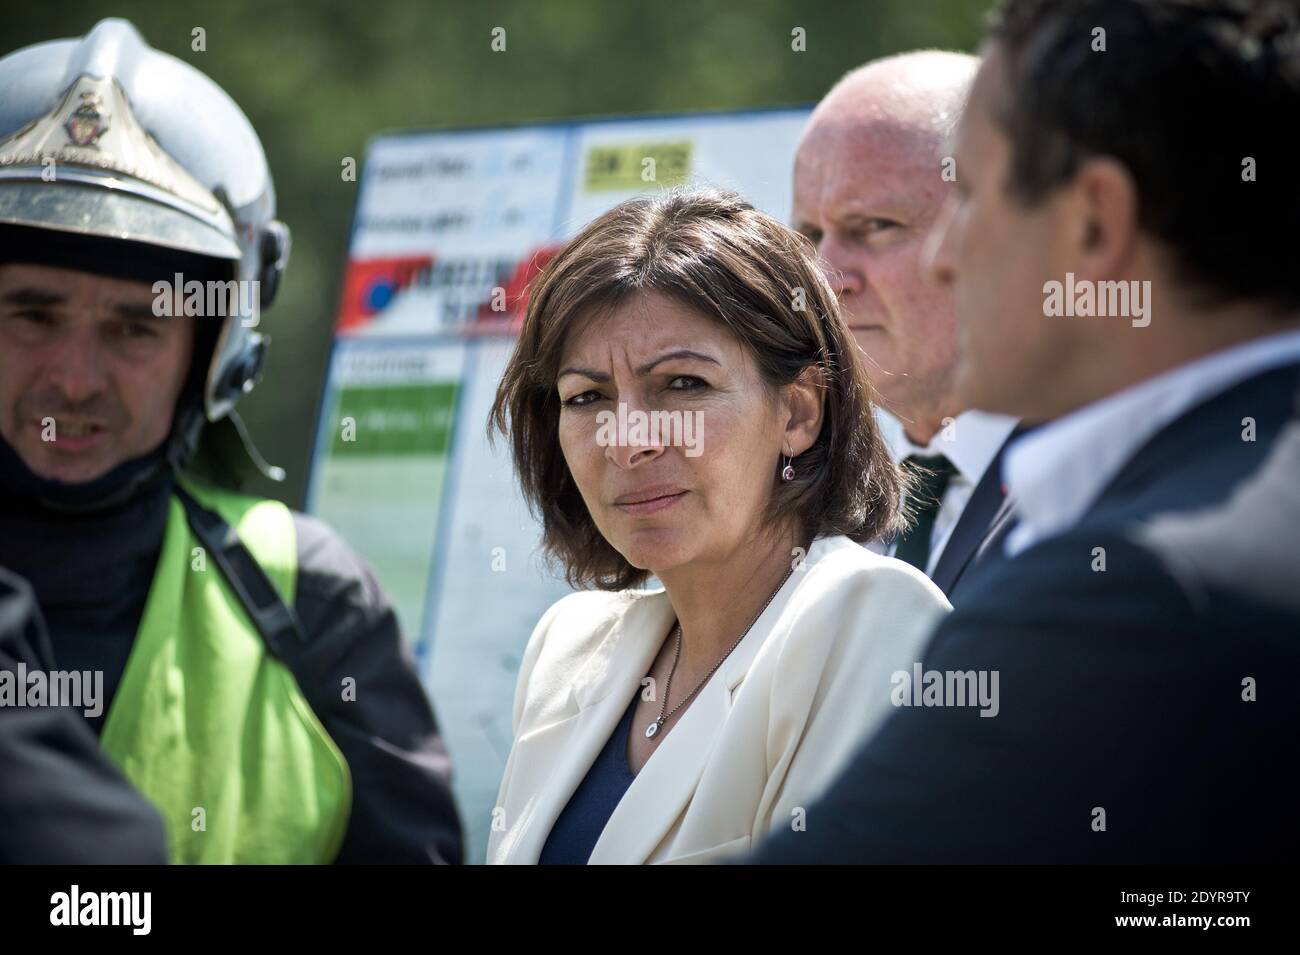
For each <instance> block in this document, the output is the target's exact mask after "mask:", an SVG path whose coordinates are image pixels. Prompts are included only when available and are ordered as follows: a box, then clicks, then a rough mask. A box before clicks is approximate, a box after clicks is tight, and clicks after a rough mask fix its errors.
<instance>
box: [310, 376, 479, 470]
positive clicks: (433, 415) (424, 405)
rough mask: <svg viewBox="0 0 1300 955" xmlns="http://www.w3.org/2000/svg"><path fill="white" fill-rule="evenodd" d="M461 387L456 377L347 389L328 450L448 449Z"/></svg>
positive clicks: (420, 451)
mask: <svg viewBox="0 0 1300 955" xmlns="http://www.w3.org/2000/svg"><path fill="white" fill-rule="evenodd" d="M457 390H458V386H457V385H456V384H455V383H454V382H442V383H439V384H434V385H381V386H367V387H355V388H343V389H341V390H340V391H339V393H338V401H337V403H336V404H335V406H334V421H333V435H334V439H333V442H332V443H331V445H330V452H331V454H333V455H338V456H349V457H351V456H356V455H364V456H370V455H378V454H446V452H447V445H448V443H449V441H450V439H451V429H452V425H453V423H454V418H455V413H456V392H457Z"/></svg>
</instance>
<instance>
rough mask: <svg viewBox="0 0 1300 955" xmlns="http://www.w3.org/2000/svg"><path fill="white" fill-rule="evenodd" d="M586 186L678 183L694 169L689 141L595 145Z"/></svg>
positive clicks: (635, 186) (589, 158)
mask: <svg viewBox="0 0 1300 955" xmlns="http://www.w3.org/2000/svg"><path fill="white" fill-rule="evenodd" d="M585 168H586V172H585V174H584V176H583V188H584V189H586V191H587V192H600V191H603V190H607V189H620V190H626V189H644V188H646V187H647V186H654V185H658V186H677V185H681V184H682V183H683V182H685V181H686V178H687V176H689V175H690V171H691V144H690V141H689V140H682V141H681V142H672V143H637V144H633V145H631V146H593V147H592V148H591V149H589V150H588V151H587V162H586V167H585Z"/></svg>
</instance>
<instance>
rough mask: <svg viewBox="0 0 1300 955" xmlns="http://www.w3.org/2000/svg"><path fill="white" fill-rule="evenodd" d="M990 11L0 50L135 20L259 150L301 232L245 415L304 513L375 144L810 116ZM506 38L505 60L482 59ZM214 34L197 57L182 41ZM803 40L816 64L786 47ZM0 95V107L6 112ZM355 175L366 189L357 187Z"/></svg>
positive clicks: (467, 16)
mask: <svg viewBox="0 0 1300 955" xmlns="http://www.w3.org/2000/svg"><path fill="white" fill-rule="evenodd" d="M991 5H992V0H863V2H857V3H846V2H814V0H800V2H792V0H748V2H739V0H727V2H710V0H659V2H653V3H647V2H616V0H606V2H596V0H495V2H491V0H489V2H482V3H473V2H461V3H449V2H413V0H321V2H310V3H309V2H296V3H279V2H273V0H226V2H221V3H187V2H181V0H121V2H116V3H95V2H90V0H57V2H24V0H7V2H6V4H5V11H4V14H3V16H0V52H4V53H7V52H9V51H11V50H15V49H18V48H20V47H23V46H27V45H29V44H32V43H37V42H40V41H42V40H49V39H55V38H59V37H69V36H79V35H82V34H84V33H85V32H86V31H87V30H89V29H90V27H91V26H93V25H94V23H95V22H96V21H98V20H99V19H101V18H103V17H108V16H119V17H125V18H126V19H129V20H131V21H132V22H133V23H134V24H135V25H136V27H137V28H138V29H139V30H140V31H141V33H143V34H144V37H145V39H146V40H148V41H149V43H150V44H151V45H153V46H154V47H156V48H157V49H160V50H164V51H166V52H168V53H171V54H173V55H175V56H177V57H179V58H181V59H183V60H185V61H186V62H189V63H192V64H193V65H195V66H196V67H198V68H199V69H201V70H203V71H204V72H205V73H207V74H208V75H209V76H211V77H212V78H213V79H214V80H216V81H217V82H218V83H219V84H221V85H222V86H223V87H224V88H225V89H226V91H227V92H228V93H230V95H231V96H232V97H233V98H234V99H235V101H236V102H237V103H239V104H240V106H241V107H242V108H243V109H244V111H245V112H246V113H247V114H248V116H249V118H250V119H251V120H252V122H253V125H254V127H256V129H257V130H258V132H259V133H260V135H261V137H262V142H263V145H264V147H265V149H266V153H267V157H268V159H269V160H270V164H271V169H272V172H273V174H274V176H275V183H276V189H277V192H278V194H279V204H280V214H281V217H282V218H283V219H284V220H285V221H286V222H288V223H289V226H290V228H291V229H292V230H293V239H294V245H293V255H292V259H291V261H290V266H289V270H288V273H287V276H286V281H285V284H284V286H283V288H282V290H281V293H280V298H279V300H278V301H277V303H276V305H275V306H274V307H273V308H272V309H271V310H270V311H269V312H268V313H267V314H266V315H265V316H264V318H263V324H262V327H263V330H264V331H267V332H269V333H270V334H271V336H272V338H273V340H274V343H273V345H272V348H271V352H270V359H269V362H268V367H267V369H266V375H265V377H264V379H263V381H262V383H261V385H259V387H258V388H257V390H256V391H255V392H254V393H253V394H252V395H251V396H250V397H249V398H248V399H246V401H245V402H244V405H243V410H244V415H245V418H246V420H247V421H248V422H249V425H250V427H251V428H252V430H253V433H254V436H255V438H256V439H257V443H258V445H259V447H261V449H262V451H263V453H264V454H266V456H267V457H268V458H269V459H270V460H271V461H273V462H274V463H276V464H279V465H281V466H283V467H285V468H286V469H287V470H288V472H289V478H288V480H287V481H286V482H285V484H283V485H271V484H268V485H266V486H265V487H262V488H259V490H260V491H262V492H264V493H266V494H268V495H269V496H274V497H279V498H281V499H282V500H285V501H286V502H288V503H289V504H291V505H295V506H299V505H301V503H302V498H303V494H304V490H305V485H306V477H307V467H308V461H309V455H310V451H311V442H312V438H313V435H314V433H315V426H316V414H317V404H318V401H319V397H320V390H321V384H322V378H323V375H324V370H325V363H326V360H327V358H328V355H329V347H330V339H331V330H332V326H333V322H334V314H335V309H336V306H337V301H338V295H339V291H340V289H341V284H342V264H343V261H344V256H345V253H346V250H347V243H348V232H349V226H350V222H351V216H352V209H353V206H354V204H355V201H356V193H357V188H358V183H349V182H344V181H342V177H341V175H340V171H341V168H342V160H343V158H344V157H348V156H351V157H355V158H356V160H357V163H358V165H360V164H361V162H362V159H363V156H364V154H365V145H366V142H367V140H368V139H369V138H370V137H372V136H373V135H374V134H375V133H377V132H380V131H384V130H391V129H401V128H412V127H421V128H437V127H445V126H496V125H507V124H514V123H523V122H534V121H538V120H552V119H571V118H574V117H589V116H600V115H618V114H644V113H654V112H685V111H692V110H716V109H744V108H753V107H762V106H791V105H802V104H811V103H813V102H815V101H816V100H817V99H818V98H819V97H820V96H821V95H822V94H823V93H824V92H825V91H826V89H827V88H828V87H829V86H830V85H831V84H832V83H834V82H835V80H836V79H838V78H839V77H840V76H841V75H842V74H844V73H845V72H846V71H848V70H850V69H852V68H853V67H855V66H858V65H860V64H861V63H863V62H865V61H867V60H870V59H873V58H875V57H878V56H882V55H886V54H889V53H896V52H900V51H903V50H909V49H917V48H925V47H939V48H943V49H956V50H973V49H974V48H975V47H976V45H977V44H978V42H979V36H980V33H981V29H982V22H983V18H984V15H985V13H986V11H987V10H988V9H989V7H990V6H991ZM498 26H500V27H504V28H505V29H506V35H507V49H506V52H504V53H497V52H493V51H492V50H491V48H490V45H489V44H490V40H491V33H492V30H493V28H494V27H498ZM196 27H202V28H203V29H204V30H205V31H206V46H207V49H206V51H204V52H194V51H193V50H192V49H191V36H192V31H193V30H194V29H195V28H196ZM795 27H803V28H804V30H805V31H806V37H807V49H806V51H805V52H802V53H795V52H793V51H792V50H791V48H790V47H791V42H790V41H791V31H792V30H793V29H794V28H795ZM2 95H3V91H2V90H0V96H2ZM359 179H360V176H359V177H358V180H359Z"/></svg>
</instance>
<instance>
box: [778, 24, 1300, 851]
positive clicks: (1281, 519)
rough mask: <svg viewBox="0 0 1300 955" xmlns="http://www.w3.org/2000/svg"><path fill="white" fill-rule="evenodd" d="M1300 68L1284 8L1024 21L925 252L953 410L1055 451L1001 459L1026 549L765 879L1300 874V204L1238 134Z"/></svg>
mask: <svg viewBox="0 0 1300 955" xmlns="http://www.w3.org/2000/svg"><path fill="white" fill-rule="evenodd" d="M1297 50H1300V23H1298V22H1297V13H1296V10H1295V8H1294V7H1293V6H1282V5H1278V4H1275V3H1272V2H1268V0H1240V2H1228V0H1080V2H1077V3H1072V4H1068V5H1065V4H1059V3H1048V2H1044V0H1009V2H1007V3H1006V4H1005V5H1004V7H1003V8H1002V10H1001V12H1000V14H999V16H998V18H997V20H996V21H995V23H994V26H993V29H992V34H991V38H990V43H989V46H988V48H987V51H986V52H987V55H986V57H985V60H984V63H983V65H982V66H981V68H980V72H979V75H978V76H977V78H976V81H975V84H974V86H973V89H972V94H971V99H970V103H969V105H968V108H967V110H966V112H965V114H964V116H963V119H962V120H961V123H960V127H959V131H958V141H957V151H956V159H957V168H958V171H959V186H958V191H959V198H958V200H957V201H955V202H954V203H953V204H952V205H951V207H950V208H949V209H948V210H947V214H946V216H945V217H944V219H943V220H942V221H941V223H940V224H939V226H938V227H937V229H936V236H935V241H934V243H933V246H932V248H931V253H932V265H933V268H934V269H935V272H936V274H937V275H939V276H940V277H941V278H942V280H943V281H945V282H948V283H950V284H951V285H952V286H953V289H954V293H955V299H956V303H957V309H958V316H959V338H960V340H961V351H962V357H961V360H960V362H959V376H958V377H959V389H960V390H961V391H962V392H963V393H964V394H966V395H967V396H968V397H969V399H970V401H971V403H972V404H973V405H974V406H975V407H980V408H987V409H990V410H996V411H1001V412H1004V413H1011V414H1019V415H1023V416H1024V417H1025V418H1027V419H1028V420H1030V421H1034V422H1044V424H1043V425H1042V427H1040V428H1038V429H1037V430H1035V431H1034V432H1033V433H1032V434H1029V435H1027V436H1025V437H1023V438H1021V439H1019V440H1017V441H1016V442H1015V443H1013V445H1012V446H1011V448H1010V450H1009V451H1008V455H1007V461H1006V475H1007V482H1008V485H1009V493H1010V497H1011V499H1012V500H1013V501H1014V502H1015V509H1016V514H1015V526H1014V529H1012V530H1011V531H1010V533H1009V534H1008V535H1007V536H1006V539H1005V544H1004V547H1003V548H1002V550H1003V551H1004V552H1003V553H1002V554H999V555H996V556H994V557H992V558H991V559H989V560H987V561H985V562H984V563H983V564H982V565H981V566H980V567H979V568H977V569H976V570H975V572H974V574H975V579H974V580H972V582H971V586H972V590H971V592H970V596H969V598H968V599H966V600H965V601H964V602H962V603H960V604H959V606H958V608H957V609H956V610H955V611H954V612H953V613H952V614H951V615H950V616H949V617H948V618H947V619H946V620H945V621H944V622H943V623H942V624H941V625H940V626H939V628H938V630H937V631H936V634H935V636H934V638H933V641H932V643H931V645H930V646H929V648H928V649H927V651H926V652H925V654H924V659H923V661H920V663H919V665H918V667H917V668H915V670H916V672H915V673H899V674H895V681H894V682H893V685H891V686H889V687H882V688H881V692H887V693H890V694H891V699H892V700H893V702H895V704H896V705H898V707H899V709H898V711H897V712H896V713H895V714H894V715H893V716H892V717H891V719H890V720H889V721H888V722H887V723H886V724H885V725H884V726H883V728H882V729H881V730H880V732H879V733H878V734H877V735H876V736H875V737H873V738H871V739H869V740H867V741H865V742H864V744H863V746H862V748H861V749H860V750H859V752H858V753H857V754H855V756H854V757H853V758H852V759H851V760H850V762H849V764H848V766H847V767H846V769H845V770H844V772H843V774H842V775H841V777H840V778H839V779H837V780H836V781H835V782H834V783H833V784H832V785H831V786H830V787H829V789H828V791H827V792H826V793H825V794H824V795H823V797H822V798H821V799H820V800H819V801H818V802H816V803H814V804H813V805H812V806H810V807H809V808H808V811H807V816H806V828H805V831H801V832H783V833H781V834H779V835H777V836H775V837H773V838H772V839H771V840H769V841H768V842H767V843H766V844H765V845H764V846H763V847H761V848H760V850H759V851H758V853H757V854H756V856H755V857H754V859H755V861H759V862H809V861H813V862H848V861H854V862H857V861H862V862H883V861H896V862H935V861H956V862H1225V861H1243V860H1259V859H1287V860H1288V861H1289V860H1290V859H1291V858H1292V857H1293V856H1294V854H1295V852H1296V850H1297V848H1300V820H1298V819H1297V816H1296V813H1295V811H1294V806H1293V801H1294V800H1293V797H1292V793H1293V791H1294V790H1293V789H1292V787H1291V786H1290V785H1288V784H1289V783H1290V781H1291V778H1292V777H1293V775H1294V761H1295V739H1296V733H1297V730H1298V729H1300V694H1297V693H1296V692H1295V687H1296V685H1297V680H1298V679H1300V599H1298V598H1297V594H1298V593H1300V540H1297V535H1296V526H1297V525H1296V516H1297V514H1300V492H1298V491H1297V480H1296V475H1297V474H1298V473H1300V423H1297V421H1296V420H1295V413H1296V405H1295V399H1296V394H1297V390H1298V389H1300V273H1297V271H1296V269H1295V268H1294V267H1293V264H1292V263H1291V262H1290V261H1289V259H1290V257H1291V256H1292V255H1293V249H1292V248H1291V247H1290V246H1289V245H1287V244H1285V243H1276V242H1274V241H1273V240H1272V238H1271V235H1270V232H1269V227H1270V225H1272V224H1273V223H1275V222H1295V221H1297V219H1298V218H1300V190H1296V189H1295V186H1294V183H1293V182H1292V181H1291V180H1290V178H1289V174H1288V173H1287V172H1285V170H1286V169H1289V164H1288V157H1289V148H1290V139H1289V137H1290V135H1291V134H1290V132H1289V131H1287V130H1286V128H1285V124H1281V123H1277V122H1275V121H1268V120H1266V121H1264V122H1261V121H1260V119H1259V117H1258V116H1256V115H1254V114H1253V113H1252V110H1251V108H1250V106H1251V105H1260V106H1263V107H1265V108H1266V109H1267V110H1268V112H1269V114H1270V115H1272V116H1284V115H1294V113H1295V112H1296V110H1297V108H1300V79H1298V77H1300V69H1298V67H1300V62H1297ZM1103 105H1104V107H1105V108H1102V106H1103ZM1266 169H1267V170H1272V171H1271V172H1269V173H1267V174H1266V173H1265V172H1264V171H1263V170H1266ZM1256 170H1258V175H1256ZM1210 224H1212V225H1210ZM1120 283H1123V284H1122V285H1121V284H1120ZM1067 290H1068V291H1067ZM1120 291H1125V292H1126V294H1127V299H1126V300H1123V301H1121V300H1120V295H1119V293H1120ZM1063 294H1064V295H1065V297H1066V298H1067V299H1068V301H1066V302H1063V301H1062V296H1063ZM1103 302H1104V303H1105V305H1106V308H1104V309H1103V308H1101V307H1100V306H1102V304H1103ZM1117 303H1118V304H1119V305H1121V307H1120V308H1118V309H1116V308H1115V307H1114V306H1115V305H1116V304H1117ZM1125 304H1126V305H1127V307H1123V306H1124V305H1125ZM1063 306H1064V307H1063ZM974 687H978V690H979V692H978V694H977V695H978V700H975V699H974V698H973V692H972V690H973V688H974ZM976 703H978V705H973V704H976Z"/></svg>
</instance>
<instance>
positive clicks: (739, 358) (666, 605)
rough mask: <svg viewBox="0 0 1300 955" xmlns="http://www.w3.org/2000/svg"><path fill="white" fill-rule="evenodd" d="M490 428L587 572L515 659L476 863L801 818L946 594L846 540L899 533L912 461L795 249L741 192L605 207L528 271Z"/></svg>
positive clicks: (728, 833) (552, 550)
mask: <svg viewBox="0 0 1300 955" xmlns="http://www.w3.org/2000/svg"><path fill="white" fill-rule="evenodd" d="M490 426H491V428H492V430H494V431H497V432H500V433H501V434H502V435H504V436H506V437H507V438H508V439H509V441H510V444H511V448H512V451H513V457H514V463H515V467H516V469H517V472H518V474H519V479H520V482H521V485H522V488H523V492H524V495H525V497H526V498H527V499H528V501H529V504H530V506H531V507H532V508H533V509H534V510H535V512H537V513H538V514H539V516H540V518H541V522H542V527H543V545H544V547H545V549H546V551H547V553H548V555H549V556H550V557H551V558H552V559H553V560H554V561H555V562H556V563H557V564H558V565H559V566H561V567H562V568H563V569H564V571H565V573H566V576H567V578H568V580H569V581H570V582H571V583H572V584H573V585H574V586H575V587H579V588H594V589H586V590H583V591H581V592H579V593H575V594H572V595H570V596H568V597H566V598H564V599H562V600H560V601H559V602H558V603H556V604H555V605H554V606H553V607H551V608H550V610H548V611H547V613H546V614H545V615H544V616H543V618H542V620H541V622H540V623H538V625H537V628H536V630H535V631H534V632H533V635H532V638H531V640H530V641H529V643H528V648H527V650H526V651H525V653H524V658H523V662H522V665H521V667H520V672H519V681H518V686H517V690H516V694H515V704H514V731H515V742H514V746H513V748H512V750H511V753H510V758H509V761H508V762H507V765H506V770H505V776H504V778H503V780H502V783H501V790H500V795H499V797H498V800H497V808H496V810H495V812H494V818H493V826H492V835H491V839H490V841H489V844H488V860H489V861H491V862H519V863H534V862H539V861H540V862H543V863H549V862H560V863H563V862H568V863H585V862H592V863H599V862H614V863H642V862H703V861H709V860H712V859H715V858H718V857H720V856H724V855H729V854H731V853H734V852H738V851H742V850H744V849H747V848H749V847H750V846H751V844H752V843H753V842H754V841H756V840H758V839H760V838H761V837H762V836H763V835H764V834H765V833H767V832H770V831H772V830H773V829H777V828H784V827H787V826H790V827H793V828H795V829H796V830H798V829H799V828H800V827H801V825H802V808H803V807H804V806H805V805H807V801H808V800H809V799H810V798H811V797H812V796H813V795H815V794H816V792H817V791H818V790H819V788H820V787H821V786H822V785H823V784H824V783H825V782H826V781H828V779H829V778H830V776H831V775H833V774H834V772H835V770H836V769H837V768H838V767H839V766H840V765H841V763H842V761H843V759H844V758H845V757H846V756H847V754H848V753H849V752H850V751H851V749H852V747H853V745H854V744H855V743H856V742H857V741H858V740H859V739H860V738H861V737H862V736H863V735H864V734H866V733H870V732H872V731H873V730H874V729H875V727H876V726H877V725H878V724H879V723H880V722H881V721H882V720H883V719H884V717H885V716H886V715H888V713H889V712H890V711H891V690H892V689H893V682H894V681H893V679H892V674H894V673H895V672H897V671H899V670H904V671H906V672H908V673H910V672H911V667H912V663H913V662H915V661H916V660H918V659H919V654H920V650H921V644H922V641H923V640H924V638H925V636H926V634H927V633H928V632H929V630H930V629H931V627H932V626H933V625H934V623H935V621H936V619H937V618H938V617H939V616H941V615H942V614H943V612H944V611H945V610H947V609H948V603H947V601H946V600H945V599H944V597H943V595H942V593H940V591H939V590H938V589H937V588H936V587H935V586H934V585H933V584H931V582H930V581H929V580H928V579H926V577H925V576H924V575H922V574H921V573H920V572H919V571H917V570H916V569H915V568H912V567H910V566H909V565H907V564H904V563H902V562H901V561H897V560H893V559H890V558H886V557H880V556H878V555H875V554H873V553H871V552H870V551H868V550H867V549H866V548H864V547H862V546H860V544H861V543H862V542H865V541H868V540H871V539H873V538H875V537H878V536H880V535H881V534H883V533H888V532H891V531H895V530H897V525H898V523H899V520H900V518H899V514H898V501H899V498H900V491H901V489H902V488H901V485H902V482H903V478H902V477H901V475H900V473H899V472H898V470H897V469H896V468H895V466H894V465H893V463H892V462H891V460H890V457H889V455H888V454H887V452H886V450H885V446H884V444H883V441H882V438H881V436H880V434H879V432H878V430H877V426H876V422H875V414H874V409H873V406H872V403H871V397H870V386H869V385H868V383H867V380H866V378H865V376H864V373H863V370H862V367H861V365H860V363H859V358H858V354H857V351H856V348H855V346H854V344H853V340H852V338H851V337H850V334H849V332H848V330H847V328H846V326H845V325H844V322H843V320H842V319H841V317H840V312H839V308H838V305H837V302H836V299H835V295H834V293H833V292H832V291H831V289H830V287H829V286H828V285H827V283H826V281H825V279H824V278H823V277H822V273H821V270H820V269H819V267H818V264H817V262H816V260H815V257H814V253H813V250H812V249H811V247H810V246H809V244H808V243H807V241H806V240H805V239H804V238H803V237H801V236H799V235H798V234H797V233H795V232H793V231H792V230H790V229H788V228H786V227H785V226H783V225H781V224H780V223H779V222H777V221H776V220H775V219H772V218H771V217H769V216H766V215H764V214H762V213H760V212H757V211H755V210H754V209H753V207H752V206H750V205H749V204H748V203H747V202H745V201H744V200H743V199H742V198H740V197H739V196H737V195H734V194H730V193H721V192H714V191H687V192H669V193H665V194H663V195H662V196H660V197H657V198H652V199H636V200H632V201H629V202H625V203H623V204H621V205H619V206H617V207H615V208H614V209H611V210H610V211H609V212H607V213H605V214H604V215H602V216H601V217H599V218H598V219H596V220H595V221H593V222H592V223H591V224H590V225H588V226H587V227H586V228H585V229H583V230H582V232H581V233H580V234H579V235H578V236H577V237H576V238H574V239H573V241H572V242H570V243H569V244H568V245H567V246H566V247H565V248H564V250H563V251H561V252H560V253H559V254H558V255H557V256H556V257H555V258H554V259H553V260H552V261H551V262H550V263H549V264H548V265H547V267H546V269H545V270H544V271H543V273H542V274H541V275H540V276H539V278H538V280H537V283H536V284H535V286H534V289H533V294H532V297H531V299H530V302H529V305H528V311H527V315H526V316H525V320H524V324H523V328H522V330H521V333H520V336H519V341H518V344H517V346H516V349H515V352H514V355H513V356H512V358H511V361H510V364H509V366H508V367H507V369H506V372H505V374H504V376H503V377H502V381H501V383H500V386H499V389H498V392H497V396H496V402H495V404H494V406H493V409H492V414H491V420H490ZM651 576H653V577H655V578H656V579H657V581H658V582H659V583H660V584H662V586H661V587H659V588H657V589H643V585H644V584H645V583H646V581H647V580H648V578H650V577H651Z"/></svg>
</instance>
